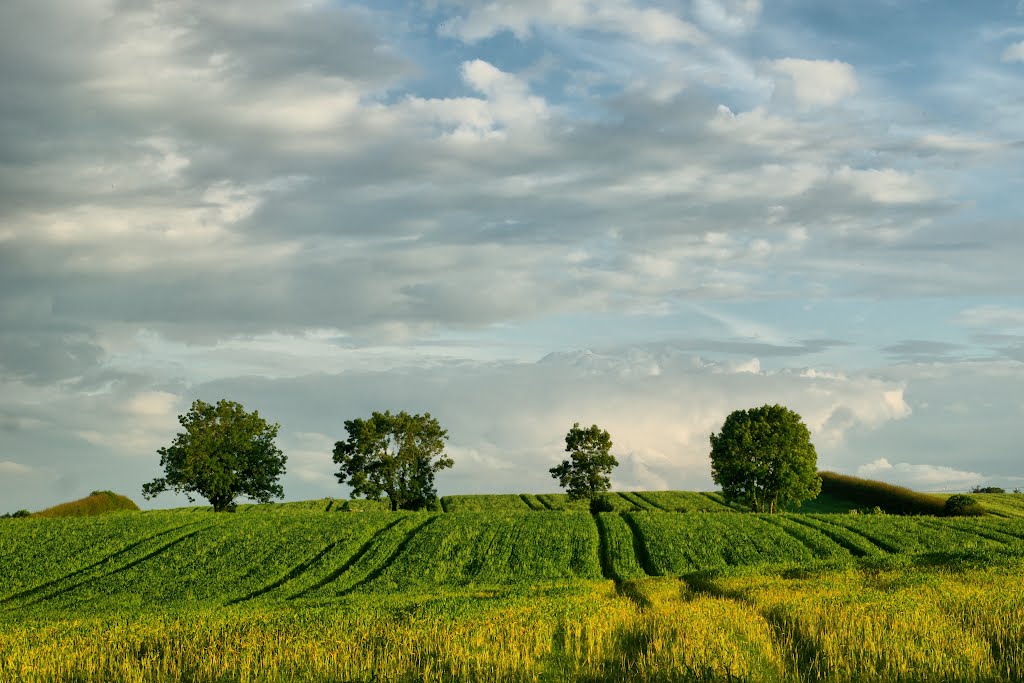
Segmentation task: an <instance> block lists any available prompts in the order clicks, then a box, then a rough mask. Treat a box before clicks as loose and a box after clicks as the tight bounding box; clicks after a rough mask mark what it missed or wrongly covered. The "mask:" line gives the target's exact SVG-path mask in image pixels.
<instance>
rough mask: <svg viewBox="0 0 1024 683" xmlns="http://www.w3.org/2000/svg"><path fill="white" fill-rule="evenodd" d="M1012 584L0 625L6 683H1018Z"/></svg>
mask: <svg viewBox="0 0 1024 683" xmlns="http://www.w3.org/2000/svg"><path fill="white" fill-rule="evenodd" d="M427 528H430V527H427ZM1022 570H1024V565H1022V564H1021V561H1020V560H1016V561H1013V562H1009V563H1005V564H1002V565H994V566H988V567H967V568H960V569H955V570H953V569H950V568H945V567H942V568H938V567H930V566H927V565H920V566H918V565H913V564H911V565H907V566H903V567H898V568H889V569H881V570H879V569H872V570H869V571H862V570H858V569H854V568H848V569H841V570H834V569H833V570H817V571H809V572H806V573H804V574H800V575H792V574H788V573H781V572H776V571H773V570H771V569H766V570H764V571H754V572H751V571H743V572H726V573H722V574H715V573H710V574H702V575H700V576H696V575H690V576H687V577H686V580H685V581H680V580H678V579H675V578H657V579H639V580H636V581H626V582H624V583H623V585H622V590H620V591H619V592H616V591H614V590H611V589H610V586H609V584H608V583H607V582H597V581H585V580H578V581H576V582H574V583H569V584H563V585H559V586H557V587H544V588H536V589H532V590H529V591H512V592H482V591H480V590H478V589H476V588H474V589H472V590H438V591H433V592H431V593H423V592H412V593H365V594H364V593H358V592H357V593H350V594H347V595H345V596H342V597H340V598H338V600H337V601H336V602H335V603H332V604H331V605H329V606H326V607H324V608H318V607H316V606H311V605H308V604H297V603H289V602H284V603H275V604H266V603H258V602H246V603H243V604H239V605H235V606H232V607H228V608H212V607H206V608H193V607H179V608H174V607H171V608H165V609H163V610H161V611H138V610H136V611H125V610H122V611H119V612H116V613H115V612H110V613H102V614H88V615H75V616H74V617H73V618H68V619H59V618H53V617H52V616H50V617H47V618H45V619H44V618H40V619H27V620H22V621H17V622H11V621H4V620H0V653H2V655H0V680H11V681H24V682H26V683H55V682H58V681H68V680H80V681H106V682H109V683H127V682H129V681H132V682H134V681H140V680H145V681H152V682H154V683H182V682H184V681H190V682H192V683H214V682H219V681H225V680H237V681H241V680H260V681H267V682H268V683H277V682H278V681H295V680H303V681H337V680H346V681H370V680H373V681H406V680H419V681H474V680H508V681H536V680H551V681H570V680H589V681H634V682H637V683H640V682H644V681H665V680H674V681H711V680H745V681H750V682H751V683H791V682H792V683H796V682H797V681H807V680H821V681H829V682H832V683H847V682H854V681H858V682H865V683H875V682H881V681H891V680H906V681H931V680H949V681H952V680H956V681H964V682H965V683H972V682H975V681H977V682H981V681H1016V680H1022V678H1024V587H1022V585H1021V583H1020V581H1019V576H1020V573H1021V571H1022Z"/></svg>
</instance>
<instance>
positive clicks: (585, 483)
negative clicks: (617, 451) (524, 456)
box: [549, 422, 619, 500]
mask: <svg viewBox="0 0 1024 683" xmlns="http://www.w3.org/2000/svg"><path fill="white" fill-rule="evenodd" d="M611 449H612V437H611V436H610V435H609V434H608V432H606V431H605V430H603V429H601V428H600V427H598V426H597V425H591V426H590V427H587V428H585V429H584V428H583V427H580V423H579V422H577V423H575V424H574V425H573V426H572V429H570V430H569V433H568V434H566V435H565V451H566V452H567V453H569V459H568V460H563V461H562V463H561V464H560V465H558V466H557V467H552V468H551V469H550V470H549V471H550V472H551V476H552V477H554V478H555V479H557V480H558V484H559V486H561V487H562V488H564V489H565V492H566V493H568V494H569V498H570V499H571V500H580V499H582V498H586V499H589V500H594V499H596V498H598V497H600V496H601V495H602V494H604V493H605V492H606V491H608V489H609V488H611V484H612V482H611V477H610V475H611V473H612V468H614V467H618V466H619V461H618V460H616V458H615V456H614V455H612V454H611V453H610V451H611Z"/></svg>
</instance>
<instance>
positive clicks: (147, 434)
mask: <svg viewBox="0 0 1024 683" xmlns="http://www.w3.org/2000/svg"><path fill="white" fill-rule="evenodd" d="M0 27H2V28H0V33H2V35H0V87H2V89H3V92H4V93H5V96H4V97H3V98H2V99H0V501H2V504H0V511H2V510H4V509H10V510H14V509H18V508H30V509H37V508H41V507H44V506H46V505H49V504H52V503H55V502H59V501H62V500H66V499H68V498H71V497H77V496H80V495H84V494H87V493H88V492H89V491H92V490H95V489H106V488H109V489H114V490H116V491H118V492H121V493H126V494H128V495H130V496H133V497H135V498H139V489H140V487H141V485H142V483H143V482H145V481H148V480H149V479H152V478H153V477H155V476H157V475H158V474H159V471H158V459H159V458H158V456H157V454H156V450H157V449H158V448H160V447H161V446H163V445H166V444H168V443H169V442H170V440H171V439H172V438H173V436H174V434H175V433H176V431H177V428H178V424H177V420H176V417H177V415H179V414H181V413H183V412H185V411H186V410H187V409H188V406H189V405H190V404H191V402H192V401H193V400H195V399H197V398H200V399H203V400H206V401H216V400H217V399H219V398H229V399H232V400H237V401H239V402H241V403H242V404H243V405H244V406H245V407H246V408H248V409H250V410H252V409H257V410H259V411H260V413H261V414H262V415H264V416H265V417H267V418H269V419H270V420H272V421H276V422H279V423H280V424H281V434H280V439H279V444H280V446H281V447H282V449H283V450H284V451H285V452H286V454H287V455H288V456H289V463H288V474H287V475H286V478H285V480H284V482H283V483H284V486H285V490H286V493H287V497H288V498H289V499H293V500H295V499H302V498H311V497H320V496H325V495H333V496H336V497H343V496H345V495H347V493H348V491H347V490H346V489H345V488H343V487H340V486H338V485H337V484H336V482H335V480H334V477H333V476H332V472H333V470H334V466H333V464H332V463H331V460H330V454H331V449H332V446H333V443H334V442H335V441H337V440H340V439H343V438H344V436H345V434H344V431H343V429H344V428H343V423H344V421H345V420H347V419H351V418H354V417H361V416H366V415H368V414H369V413H370V412H371V411H373V410H384V409H391V410H403V409H405V410H410V411H430V412H431V413H432V414H433V415H435V416H436V417H438V418H439V419H440V421H441V422H442V425H443V426H445V427H447V428H448V430H449V434H450V441H449V443H450V452H451V454H452V456H453V457H454V459H455V461H456V466H455V468H454V469H452V470H450V471H446V472H444V473H442V475H441V477H440V478H439V480H438V482H437V484H438V489H439V491H440V492H441V493H442V494H444V493H469V492H481V493H486V492H517V493H518V492H523V491H536V492H540V491H551V490H555V488H556V486H555V482H554V480H552V479H551V477H550V476H549V475H548V473H547V469H548V468H549V467H551V466H552V465H553V464H555V463H556V462H557V461H559V460H560V459H561V457H562V456H563V454H562V445H563V437H564V435H565V432H566V431H567V430H568V428H569V427H570V426H571V425H572V424H573V423H574V422H577V421H579V422H582V423H585V424H589V423H597V424H599V425H601V426H603V427H605V428H606V429H608V430H609V432H610V433H611V435H612V438H613V441H614V442H615V449H614V452H615V453H616V455H617V456H618V457H619V460H620V461H621V462H622V466H621V467H620V468H619V469H618V470H617V471H616V473H615V475H614V483H615V485H616V486H617V487H619V488H622V489H629V488H682V489H710V488H712V487H713V484H712V481H711V477H710V467H709V463H708V435H709V434H710V433H711V432H713V431H716V430H717V429H718V428H719V427H720V426H721V423H722V421H723V420H724V418H725V416H726V415H727V414H728V413H729V412H730V411H732V410H735V409H739V408H748V407H753V406H756V405H761V404H763V403H776V402H778V403H784V404H786V405H787V406H789V407H790V408H792V409H794V410H796V411H797V412H799V413H800V414H801V415H802V416H803V417H804V419H805V421H806V422H807V424H808V426H809V427H810V428H811V431H812V435H813V438H814V442H815V445H816V447H817V450H818V454H819V465H820V466H821V467H823V468H829V469H834V470H839V471H842V472H847V473H853V474H861V475H864V476H872V477H876V478H880V479H884V480H886V481H892V482H895V483H900V484H906V485H910V486H913V487H916V488H921V489H927V490H965V489H968V488H970V487H972V486H975V485H998V486H1004V487H1007V488H1014V487H1017V486H1024V470H1022V469H1021V467H1020V462H1021V458H1020V449H1019V442H1020V440H1021V437H1022V436H1024V428H1022V427H1021V424H1024V419H1022V418H1024V394H1022V391H1021V389H1022V387H1024V296H1022V292H1024V275H1022V269H1021V268H1020V263H1021V262H1022V260H1024V231H1022V230H1021V227H1022V226H1021V215H1022V213H1024V212H1022V208H1024V204H1022V200H1021V197H1022V196H1024V170H1022V169H1024V163H1022V162H1024V96H1022V95H1021V93H1024V4H1021V3H1018V2H1016V1H1013V2H986V3H960V2H880V1H879V2H870V1H869V2H863V1H861V2H829V3H820V2H795V1H789V2H762V1H761V0H687V1H681V2H646V1H643V0H544V1H540V0H518V1H517V2H503V1H500V0H489V1H486V2H485V1H478V0H432V1H431V2H426V3H403V2H397V1H393V2H392V1H389V2H376V3H366V4H359V3H354V2H352V3H349V2H325V1H323V0H313V1H307V0H303V1H302V2H298V1H294V2H277V1H274V2H271V1H270V0H250V1H248V2H233V1H228V2H219V3H199V2H187V1H184V0H182V1H179V2H170V3H152V2H146V1H145V0H131V1H129V0H121V1H113V0H83V1H82V2H76V3H74V4H73V5H68V4H67V3H60V2H50V1H47V0H42V1H40V0H35V1H33V2H27V1H22V0H14V1H13V2H5V3H4V4H3V7H2V8H0ZM181 501H182V499H177V498H174V497H173V496H170V495H165V496H164V497H161V498H158V499H157V500H155V501H153V502H150V503H148V504H147V505H150V506H153V505H156V506H170V505H175V504H179V503H181Z"/></svg>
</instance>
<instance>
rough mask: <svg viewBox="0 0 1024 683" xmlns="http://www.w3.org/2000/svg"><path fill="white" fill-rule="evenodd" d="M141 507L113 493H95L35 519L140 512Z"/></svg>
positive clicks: (39, 514) (48, 509)
mask: <svg viewBox="0 0 1024 683" xmlns="http://www.w3.org/2000/svg"><path fill="white" fill-rule="evenodd" d="M138 509H139V506H138V505H136V504H135V502H134V501H132V500H131V499H130V498H127V497H126V496H122V495H119V494H117V493H114V492H113V491H93V492H92V493H90V494H89V495H88V496H86V497H85V498H79V499H78V500H73V501H70V502H68V503H61V504H60V505H54V506H53V507H48V508H46V509H45V510H41V511H40V512H36V513H35V514H34V515H33V516H34V517H91V516H93V515H101V514H104V513H106V512H120V511H125V510H138Z"/></svg>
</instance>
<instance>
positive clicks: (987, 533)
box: [924, 519, 1021, 545]
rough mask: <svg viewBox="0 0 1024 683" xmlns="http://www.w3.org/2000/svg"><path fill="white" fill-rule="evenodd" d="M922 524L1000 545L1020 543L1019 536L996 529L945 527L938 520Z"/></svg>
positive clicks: (929, 520) (926, 521)
mask: <svg viewBox="0 0 1024 683" xmlns="http://www.w3.org/2000/svg"><path fill="white" fill-rule="evenodd" d="M924 524H926V525H927V526H929V527H931V528H932V529H936V530H940V531H949V530H950V529H952V530H953V531H956V532H958V533H962V534H969V535H971V536H978V537H980V538H984V539H987V540H989V541H996V542H998V543H1002V544H1003V545H1010V544H1013V545H1019V544H1020V542H1021V538H1020V537H1019V536H1014V535H1013V534H1008V533H1006V532H1005V531H999V530H998V529H968V528H964V527H959V526H946V525H944V524H940V523H939V522H938V520H931V519H926V520H924Z"/></svg>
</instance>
